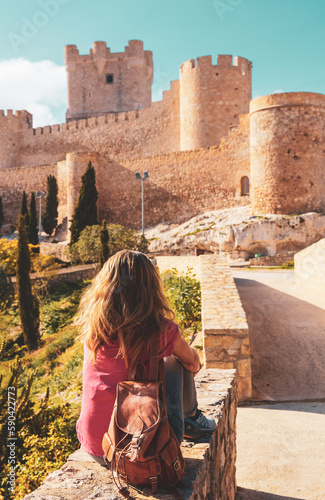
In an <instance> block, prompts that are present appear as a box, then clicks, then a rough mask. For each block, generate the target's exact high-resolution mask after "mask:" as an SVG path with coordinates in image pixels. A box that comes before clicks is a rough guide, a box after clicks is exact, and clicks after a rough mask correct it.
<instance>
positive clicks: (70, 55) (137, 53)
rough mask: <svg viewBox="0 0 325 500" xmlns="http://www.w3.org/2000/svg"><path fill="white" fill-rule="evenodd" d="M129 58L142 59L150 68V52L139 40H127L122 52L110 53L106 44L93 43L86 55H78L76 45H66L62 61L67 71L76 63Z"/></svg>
mask: <svg viewBox="0 0 325 500" xmlns="http://www.w3.org/2000/svg"><path fill="white" fill-rule="evenodd" d="M131 58H137V59H143V60H144V63H145V64H146V65H147V66H148V67H152V52H151V51H150V50H144V49H143V42H142V41H141V40H129V42H128V45H127V46H126V47H125V50H124V52H111V49H110V48H109V47H107V44H106V42H94V44H93V48H92V49H90V53H89V54H88V55H87V54H86V55H80V53H79V50H78V48H77V46H76V45H66V46H65V48H64V60H65V64H66V66H67V69H68V70H69V69H70V67H71V65H74V64H77V63H81V64H83V63H85V62H94V61H97V60H99V59H105V60H107V61H113V60H119V61H123V60H128V59H131Z"/></svg>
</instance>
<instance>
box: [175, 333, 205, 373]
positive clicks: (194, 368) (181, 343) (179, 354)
mask: <svg viewBox="0 0 325 500" xmlns="http://www.w3.org/2000/svg"><path fill="white" fill-rule="evenodd" d="M173 354H174V356H175V357H176V358H177V359H178V361H179V362H180V363H182V365H183V366H184V368H186V369H187V370H189V371H190V372H193V373H194V374H196V373H197V372H198V371H200V369H201V362H200V358H199V355H198V353H197V352H196V350H195V349H193V347H191V346H190V345H189V344H188V343H187V342H186V340H185V339H184V338H183V337H182V335H181V334H180V332H178V335H177V337H176V340H175V345H174V351H173Z"/></svg>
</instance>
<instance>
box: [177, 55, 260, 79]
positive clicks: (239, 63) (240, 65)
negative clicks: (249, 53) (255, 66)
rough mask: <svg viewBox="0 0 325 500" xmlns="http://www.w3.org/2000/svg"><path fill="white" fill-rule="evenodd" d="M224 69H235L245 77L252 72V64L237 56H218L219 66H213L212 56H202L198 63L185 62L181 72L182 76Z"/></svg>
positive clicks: (191, 60) (192, 60)
mask: <svg viewBox="0 0 325 500" xmlns="http://www.w3.org/2000/svg"><path fill="white" fill-rule="evenodd" d="M224 69H228V70H229V69H233V70H234V71H238V70H239V71H240V72H241V73H242V75H243V76H245V75H246V74H247V73H248V72H250V71H251V69H252V63H251V62H250V61H249V60H248V59H245V58H244V57H240V56H235V57H234V58H233V56H231V55H224V54H221V55H218V56H217V64H213V61H212V56H202V57H198V58H197V59H196V61H195V60H194V59H189V60H188V61H185V62H184V63H183V64H182V65H181V67H180V72H181V74H184V73H189V74H193V73H194V72H196V71H202V70H204V71H206V70H211V72H212V71H217V70H224Z"/></svg>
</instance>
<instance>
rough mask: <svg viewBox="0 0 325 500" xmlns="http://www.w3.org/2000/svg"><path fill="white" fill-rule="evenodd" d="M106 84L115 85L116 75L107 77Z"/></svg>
mask: <svg viewBox="0 0 325 500" xmlns="http://www.w3.org/2000/svg"><path fill="white" fill-rule="evenodd" d="M106 83H114V75H112V74H109V75H106Z"/></svg>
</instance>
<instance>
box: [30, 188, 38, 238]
mask: <svg viewBox="0 0 325 500" xmlns="http://www.w3.org/2000/svg"><path fill="white" fill-rule="evenodd" d="M28 239H29V243H31V244H32V245H38V228H37V213H36V198H35V193H34V192H33V193H32V196H31V199H30V205H29V228H28Z"/></svg>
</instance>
